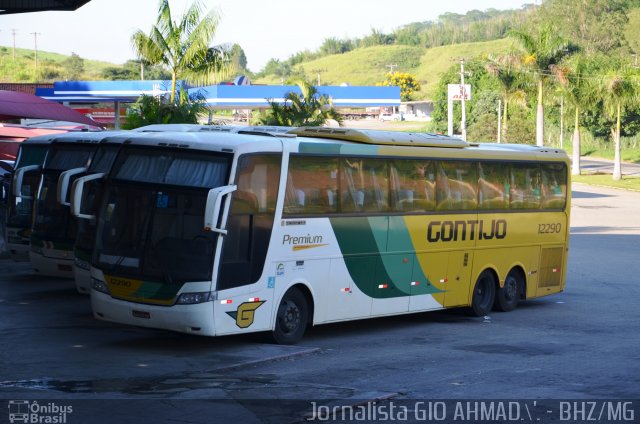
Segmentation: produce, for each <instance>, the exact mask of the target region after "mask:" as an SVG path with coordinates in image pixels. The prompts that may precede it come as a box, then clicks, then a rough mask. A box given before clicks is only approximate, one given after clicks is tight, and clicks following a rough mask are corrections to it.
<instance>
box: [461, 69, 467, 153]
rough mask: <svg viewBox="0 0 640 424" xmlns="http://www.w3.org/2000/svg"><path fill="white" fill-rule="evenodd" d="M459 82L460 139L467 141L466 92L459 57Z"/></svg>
mask: <svg viewBox="0 0 640 424" xmlns="http://www.w3.org/2000/svg"><path fill="white" fill-rule="evenodd" d="M460 84H461V86H462V99H461V103H460V104H461V106H462V120H461V122H460V128H461V130H462V139H463V140H464V141H467V112H466V109H467V108H466V104H465V97H467V93H466V90H465V88H464V59H460Z"/></svg>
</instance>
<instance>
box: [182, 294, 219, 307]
mask: <svg viewBox="0 0 640 424" xmlns="http://www.w3.org/2000/svg"><path fill="white" fill-rule="evenodd" d="M211 300H213V299H212V293H211V292H200V293H182V294H181V295H180V296H179V297H178V300H177V301H176V304H177V305H193V304H196V303H204V302H209V301H211Z"/></svg>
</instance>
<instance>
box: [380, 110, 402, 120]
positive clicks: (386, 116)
mask: <svg viewBox="0 0 640 424" xmlns="http://www.w3.org/2000/svg"><path fill="white" fill-rule="evenodd" d="M379 119H380V120H381V121H404V116H402V113H391V112H382V113H381V114H380V116H379Z"/></svg>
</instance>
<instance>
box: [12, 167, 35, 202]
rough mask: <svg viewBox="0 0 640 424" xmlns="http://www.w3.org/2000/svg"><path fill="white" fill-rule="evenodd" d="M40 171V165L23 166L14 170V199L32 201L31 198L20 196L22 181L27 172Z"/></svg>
mask: <svg viewBox="0 0 640 424" xmlns="http://www.w3.org/2000/svg"><path fill="white" fill-rule="evenodd" d="M38 169H40V165H29V166H23V167H22V168H18V169H16V170H15V172H14V174H13V187H12V190H13V194H14V196H16V199H20V198H25V199H33V197H32V196H23V195H22V180H23V179H24V174H25V172H29V171H37V170H38Z"/></svg>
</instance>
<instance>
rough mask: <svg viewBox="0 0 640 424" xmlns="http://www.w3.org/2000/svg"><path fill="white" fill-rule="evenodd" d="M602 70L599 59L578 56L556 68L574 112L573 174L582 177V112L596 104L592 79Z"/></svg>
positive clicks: (595, 89) (555, 70)
mask: <svg viewBox="0 0 640 424" xmlns="http://www.w3.org/2000/svg"><path fill="white" fill-rule="evenodd" d="M599 68H600V64H599V58H597V57H590V56H585V55H582V54H580V55H576V56H574V57H572V58H571V60H569V61H567V62H566V63H565V64H564V65H563V66H557V67H555V68H554V73H555V75H556V77H557V79H558V81H559V82H560V84H561V86H562V89H561V90H562V94H563V96H564V97H565V98H566V99H567V100H568V102H569V104H570V106H572V107H573V111H574V129H573V140H572V142H573V144H572V149H573V153H572V156H573V158H572V162H571V173H572V174H573V175H580V141H581V140H580V112H581V111H582V110H586V109H589V108H592V107H593V106H594V105H595V103H596V100H597V99H596V91H597V86H596V85H597V84H595V80H594V78H593V77H592V75H593V74H594V71H596V72H597V69H599Z"/></svg>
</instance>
